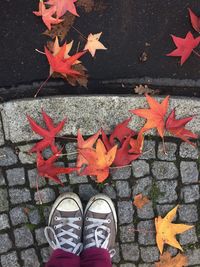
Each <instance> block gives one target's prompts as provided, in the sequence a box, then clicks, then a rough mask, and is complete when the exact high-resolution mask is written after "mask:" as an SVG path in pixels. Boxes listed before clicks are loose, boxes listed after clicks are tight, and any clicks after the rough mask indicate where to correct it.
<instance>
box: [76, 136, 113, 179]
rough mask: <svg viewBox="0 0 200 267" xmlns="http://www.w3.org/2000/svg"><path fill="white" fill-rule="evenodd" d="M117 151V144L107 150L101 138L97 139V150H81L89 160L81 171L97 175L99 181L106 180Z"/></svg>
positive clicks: (84, 173)
mask: <svg viewBox="0 0 200 267" xmlns="http://www.w3.org/2000/svg"><path fill="white" fill-rule="evenodd" d="M116 152H117V146H114V147H113V148H111V149H110V150H109V151H108V152H107V150H106V148H105V146H104V144H103V142H102V141H101V140H100V139H98V141H97V144H96V150H93V149H83V150H80V153H81V154H82V156H83V157H84V158H85V159H86V160H87V162H88V165H87V166H86V167H85V169H84V170H83V171H82V172H81V175H90V176H96V181H97V183H102V182H104V181H105V180H106V178H108V176H109V167H110V166H111V165H112V163H113V161H114V159H115V155H116Z"/></svg>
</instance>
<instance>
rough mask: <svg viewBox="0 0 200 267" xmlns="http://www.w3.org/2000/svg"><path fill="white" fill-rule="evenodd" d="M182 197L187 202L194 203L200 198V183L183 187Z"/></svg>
mask: <svg viewBox="0 0 200 267" xmlns="http://www.w3.org/2000/svg"><path fill="white" fill-rule="evenodd" d="M181 198H182V199H183V200H184V202H185V203H192V202H195V201H197V200H199V199H200V194H199V185H187V186H184V187H183V188H182V189H181Z"/></svg>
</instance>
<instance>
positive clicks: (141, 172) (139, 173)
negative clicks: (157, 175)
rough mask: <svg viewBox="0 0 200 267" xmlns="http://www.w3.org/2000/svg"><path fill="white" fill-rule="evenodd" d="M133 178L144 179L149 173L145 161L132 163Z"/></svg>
mask: <svg viewBox="0 0 200 267" xmlns="http://www.w3.org/2000/svg"><path fill="white" fill-rule="evenodd" d="M132 170H133V176H134V177H136V178H139V177H144V176H146V175H148V174H149V173H150V168H149V164H148V163H147V162H146V161H145V160H135V161H133V162H132Z"/></svg>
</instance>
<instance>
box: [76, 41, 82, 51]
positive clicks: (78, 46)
mask: <svg viewBox="0 0 200 267" xmlns="http://www.w3.org/2000/svg"><path fill="white" fill-rule="evenodd" d="M80 43H81V42H80V41H79V42H78V45H77V49H76V53H78V51H79V48H80Z"/></svg>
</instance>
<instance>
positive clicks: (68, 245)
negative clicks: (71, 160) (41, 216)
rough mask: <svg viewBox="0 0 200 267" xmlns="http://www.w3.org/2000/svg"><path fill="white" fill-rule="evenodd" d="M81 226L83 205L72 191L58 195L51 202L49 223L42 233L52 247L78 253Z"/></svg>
mask: <svg viewBox="0 0 200 267" xmlns="http://www.w3.org/2000/svg"><path fill="white" fill-rule="evenodd" d="M82 226H83V207H82V204H81V201H80V198H79V197H78V196H77V195H76V194H74V193H64V194H62V195H60V196H59V197H58V198H57V199H56V201H55V203H54V204H53V207H52V210H51V213H50V215H49V223H48V226H47V227H46V228H45V230H44V233H45V236H46V239H47V241H48V243H49V245H50V246H51V247H52V249H58V248H59V249H63V250H64V251H67V252H71V253H74V254H76V255H79V254H80V253H81V251H82V249H83V245H82V243H81V238H82Z"/></svg>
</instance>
